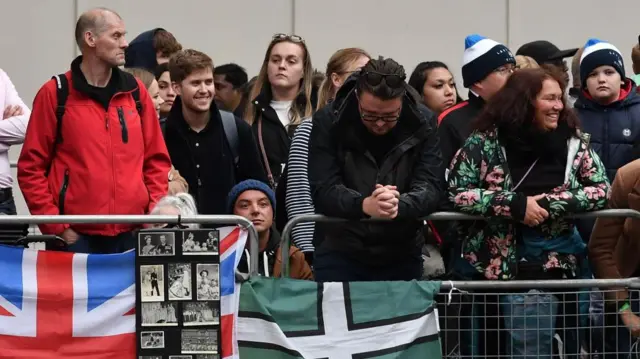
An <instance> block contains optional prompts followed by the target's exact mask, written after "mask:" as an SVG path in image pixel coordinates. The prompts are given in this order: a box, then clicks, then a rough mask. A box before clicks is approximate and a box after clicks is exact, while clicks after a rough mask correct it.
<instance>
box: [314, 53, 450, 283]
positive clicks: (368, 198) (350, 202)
mask: <svg viewBox="0 0 640 359" xmlns="http://www.w3.org/2000/svg"><path fill="white" fill-rule="evenodd" d="M405 77H406V75H405V72H404V68H403V67H402V66H401V65H399V64H398V63H397V62H395V61H393V60H392V59H382V58H380V59H378V60H371V61H370V62H369V63H368V64H367V65H366V66H365V67H364V68H363V69H362V70H361V71H360V73H359V74H356V75H354V76H352V77H351V78H350V79H349V80H348V81H347V82H346V83H345V84H344V86H343V87H342V88H341V89H340V91H339V92H338V94H337V96H336V99H335V101H334V102H333V103H332V104H330V105H328V106H326V107H325V108H323V109H321V110H320V111H319V112H317V113H316V114H315V115H314V116H313V131H312V133H311V139H310V157H309V178H310V183H311V191H312V197H313V200H314V205H315V208H316V211H317V212H318V213H321V214H324V215H327V216H329V217H339V218H345V219H349V220H352V221H351V222H348V223H344V224H342V223H341V224H337V223H332V224H326V225H322V226H321V225H320V224H319V225H318V227H317V228H319V229H320V231H321V233H322V234H323V238H322V240H321V241H320V243H319V246H318V247H317V248H316V254H315V259H314V267H315V272H316V279H317V280H318V281H322V282H324V281H374V280H412V279H419V278H420V277H421V275H422V257H421V247H422V244H423V242H424V237H423V235H422V232H421V230H422V227H423V221H421V220H419V219H420V218H422V217H424V216H427V215H429V214H430V213H432V212H434V211H436V209H437V207H438V204H439V202H440V199H441V197H442V195H443V192H442V188H443V184H442V179H443V167H442V159H441V155H440V149H439V145H438V137H437V134H436V129H435V126H434V123H435V121H434V118H433V116H434V115H433V114H432V113H431V112H430V111H429V110H428V109H427V108H426V107H424V106H423V105H419V104H417V102H416V100H415V98H414V97H413V96H411V95H410V94H409V93H408V92H407V86H406V83H405V81H404V79H405ZM365 218H375V219H386V220H389V222H388V223H381V222H378V223H373V222H360V220H362V219H365Z"/></svg>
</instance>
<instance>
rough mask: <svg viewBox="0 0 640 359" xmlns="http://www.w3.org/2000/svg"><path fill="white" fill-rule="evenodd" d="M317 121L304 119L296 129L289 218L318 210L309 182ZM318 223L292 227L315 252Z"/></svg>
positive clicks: (297, 240) (297, 239) (299, 242)
mask: <svg viewBox="0 0 640 359" xmlns="http://www.w3.org/2000/svg"><path fill="white" fill-rule="evenodd" d="M312 128H313V122H312V121H311V119H307V120H306V121H303V122H302V123H301V124H300V126H298V128H297V129H296V132H295V133H294V134H293V139H292V140H291V147H290V148H289V159H288V160H287V171H288V175H287V192H286V195H285V196H286V197H285V207H286V209H287V215H288V217H289V219H293V218H296V217H298V216H301V215H307V214H315V207H314V206H313V200H312V199H311V186H310V185H309V174H308V164H309V140H310V137H311V129H312ZM314 229H315V223H313V222H306V223H299V224H297V225H296V226H295V227H293V230H292V231H291V240H292V242H293V244H294V245H295V246H296V247H298V248H300V250H301V251H302V252H305V253H306V252H313V250H314V248H313V232H314Z"/></svg>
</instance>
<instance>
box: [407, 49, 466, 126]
mask: <svg viewBox="0 0 640 359" xmlns="http://www.w3.org/2000/svg"><path fill="white" fill-rule="evenodd" d="M409 86H411V87H413V88H414V89H415V90H416V91H418V93H419V94H420V95H421V97H422V100H423V102H424V104H425V105H426V106H427V107H428V108H429V109H430V110H431V111H433V112H435V113H437V114H439V113H441V112H442V111H444V110H446V109H448V108H450V107H452V106H453V105H455V104H457V103H459V102H462V98H461V97H460V94H459V93H458V89H457V88H456V82H455V80H454V79H453V74H452V73H451V71H449V68H448V67H447V65H445V64H444V63H442V62H440V61H427V62H421V63H420V64H418V66H416V68H415V69H414V70H413V73H412V74H411V77H410V78H409Z"/></svg>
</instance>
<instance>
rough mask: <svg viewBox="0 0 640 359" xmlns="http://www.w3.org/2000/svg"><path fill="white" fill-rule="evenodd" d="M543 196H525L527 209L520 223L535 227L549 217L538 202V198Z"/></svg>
mask: <svg viewBox="0 0 640 359" xmlns="http://www.w3.org/2000/svg"><path fill="white" fill-rule="evenodd" d="M544 196H545V195H544V194H539V195H537V196H529V197H527V209H526V213H525V215H524V220H523V221H522V223H524V224H526V225H527V226H529V227H535V226H537V225H539V224H540V223H542V222H544V221H545V220H546V219H547V218H549V212H548V211H547V210H546V209H544V208H542V207H540V205H539V204H538V200H540V199H542V198H544Z"/></svg>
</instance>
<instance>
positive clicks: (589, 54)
mask: <svg viewBox="0 0 640 359" xmlns="http://www.w3.org/2000/svg"><path fill="white" fill-rule="evenodd" d="M605 65H609V66H612V67H613V68H614V69H616V71H618V73H619V74H620V77H622V79H624V78H625V74H624V62H623V60H622V54H621V53H620V50H618V48H617V47H615V46H613V45H612V44H610V43H608V42H605V41H602V40H599V39H594V38H591V39H589V40H588V41H587V43H586V44H585V45H584V51H583V52H582V56H581V57H580V78H581V79H582V87H583V88H584V87H586V84H587V77H589V74H590V73H591V71H593V70H594V69H595V68H597V67H599V66H605Z"/></svg>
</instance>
